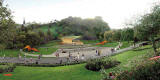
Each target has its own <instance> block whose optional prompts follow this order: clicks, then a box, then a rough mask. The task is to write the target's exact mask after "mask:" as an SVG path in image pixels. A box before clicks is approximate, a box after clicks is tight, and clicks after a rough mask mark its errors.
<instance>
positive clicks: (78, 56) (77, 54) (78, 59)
mask: <svg viewBox="0 0 160 80" xmlns="http://www.w3.org/2000/svg"><path fill="white" fill-rule="evenodd" d="M77 59H78V60H79V52H78V54H77Z"/></svg>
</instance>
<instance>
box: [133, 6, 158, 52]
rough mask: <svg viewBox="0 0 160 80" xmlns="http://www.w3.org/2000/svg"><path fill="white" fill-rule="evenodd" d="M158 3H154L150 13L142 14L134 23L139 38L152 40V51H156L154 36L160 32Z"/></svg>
mask: <svg viewBox="0 0 160 80" xmlns="http://www.w3.org/2000/svg"><path fill="white" fill-rule="evenodd" d="M159 22H160V5H159V4H158V5H155V6H154V7H153V9H152V10H151V13H148V14H145V15H144V16H142V17H141V18H140V20H139V22H138V23H136V24H135V35H136V36H137V38H139V39H143V40H144V39H147V40H150V41H151V42H152V45H153V49H154V52H155V53H157V50H156V44H155V37H157V35H158V33H159V32H160V27H159V26H160V23H159ZM157 55H158V54H157Z"/></svg>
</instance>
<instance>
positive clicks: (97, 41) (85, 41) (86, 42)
mask: <svg viewBox="0 0 160 80" xmlns="http://www.w3.org/2000/svg"><path fill="white" fill-rule="evenodd" d="M81 41H82V42H83V43H84V44H96V43H99V40H81Z"/></svg>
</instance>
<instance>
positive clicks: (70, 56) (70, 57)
mask: <svg viewBox="0 0 160 80" xmlns="http://www.w3.org/2000/svg"><path fill="white" fill-rule="evenodd" d="M68 57H69V61H70V62H71V59H72V54H71V53H70V52H69V55H68Z"/></svg>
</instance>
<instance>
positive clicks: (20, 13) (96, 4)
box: [5, 0, 159, 29]
mask: <svg viewBox="0 0 160 80" xmlns="http://www.w3.org/2000/svg"><path fill="white" fill-rule="evenodd" d="M157 1H159V0H6V2H5V3H6V4H8V5H9V8H10V9H11V10H12V12H13V14H12V15H13V16H14V18H13V19H14V20H15V21H16V22H17V23H19V24H22V22H23V19H24V18H25V21H26V22H34V21H35V22H41V23H46V22H50V21H51V20H52V21H53V20H55V19H56V20H61V19H64V18H67V17H69V16H73V17H81V18H83V19H84V18H94V17H95V16H101V17H102V18H103V20H104V21H105V22H107V23H108V24H109V26H110V27H111V28H113V29H120V28H124V27H126V25H125V24H126V23H130V22H132V21H134V19H136V18H137V17H138V16H140V15H143V14H145V13H148V12H149V11H150V8H151V6H153V3H155V2H157Z"/></svg>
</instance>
